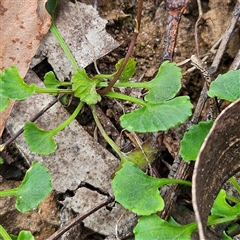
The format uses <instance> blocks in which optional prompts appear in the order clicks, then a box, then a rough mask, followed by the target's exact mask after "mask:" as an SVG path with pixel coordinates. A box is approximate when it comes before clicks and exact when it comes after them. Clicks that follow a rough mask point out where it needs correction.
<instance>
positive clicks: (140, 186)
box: [111, 162, 164, 215]
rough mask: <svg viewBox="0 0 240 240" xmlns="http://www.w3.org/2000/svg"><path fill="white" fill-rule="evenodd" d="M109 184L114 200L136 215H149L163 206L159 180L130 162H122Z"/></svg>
mask: <svg viewBox="0 0 240 240" xmlns="http://www.w3.org/2000/svg"><path fill="white" fill-rule="evenodd" d="M111 184H112V188H113V191H114V196H115V199H116V201H117V202H119V203H121V204H122V205H123V206H124V207H125V208H126V209H128V210H131V211H132V212H134V213H137V214H138V215H150V214H152V213H155V212H158V211H161V210H162V209H163V207H164V202H163V199H162V197H161V196H160V193H159V190H158V188H159V187H160V186H161V180H160V179H157V178H153V177H150V176H148V175H147V174H145V173H144V172H142V171H141V170H140V169H139V168H138V167H137V166H136V165H134V164H133V163H132V162H126V163H123V165H122V168H121V169H120V170H119V171H117V172H116V175H115V177H114V179H113V180H112V182H111Z"/></svg>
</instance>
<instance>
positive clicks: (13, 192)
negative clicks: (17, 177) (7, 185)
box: [0, 188, 18, 197]
mask: <svg viewBox="0 0 240 240" xmlns="http://www.w3.org/2000/svg"><path fill="white" fill-rule="evenodd" d="M17 191H18V188H12V189H7V190H3V191H0V197H7V196H16V193H17Z"/></svg>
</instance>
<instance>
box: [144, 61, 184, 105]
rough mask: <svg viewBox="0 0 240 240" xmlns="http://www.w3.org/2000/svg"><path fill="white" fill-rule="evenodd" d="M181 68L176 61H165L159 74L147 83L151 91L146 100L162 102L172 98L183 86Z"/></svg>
mask: <svg viewBox="0 0 240 240" xmlns="http://www.w3.org/2000/svg"><path fill="white" fill-rule="evenodd" d="M181 78H182V74H181V69H180V68H179V67H177V66H176V64H175V63H170V62H168V61H166V62H164V63H163V64H162V65H161V67H160V68H159V71H158V74H157V76H156V77H155V78H154V79H153V80H151V81H150V82H148V83H147V86H146V88H147V89H149V93H148V94H147V95H146V96H145V98H144V100H145V101H146V102H150V103H160V102H164V101H166V100H169V99H172V98H173V97H174V96H175V95H176V94H177V92H178V91H179V90H180V88H181Z"/></svg>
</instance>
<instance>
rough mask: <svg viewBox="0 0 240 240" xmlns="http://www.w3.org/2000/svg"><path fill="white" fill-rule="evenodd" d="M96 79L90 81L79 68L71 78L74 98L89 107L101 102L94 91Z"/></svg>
mask: <svg viewBox="0 0 240 240" xmlns="http://www.w3.org/2000/svg"><path fill="white" fill-rule="evenodd" d="M98 82H99V80H97V79H90V78H89V77H88V76H87V74H86V72H85V70H84V69H83V68H79V69H78V70H77V71H76V72H75V73H74V74H73V77H72V83H73V85H72V89H73V91H74V95H75V97H78V98H80V99H81V101H83V102H85V103H87V104H89V105H91V104H96V103H97V102H99V101H100V100H101V96H100V95H99V94H98V93H97V91H96V85H97V83H98Z"/></svg>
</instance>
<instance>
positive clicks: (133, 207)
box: [0, 1, 240, 240]
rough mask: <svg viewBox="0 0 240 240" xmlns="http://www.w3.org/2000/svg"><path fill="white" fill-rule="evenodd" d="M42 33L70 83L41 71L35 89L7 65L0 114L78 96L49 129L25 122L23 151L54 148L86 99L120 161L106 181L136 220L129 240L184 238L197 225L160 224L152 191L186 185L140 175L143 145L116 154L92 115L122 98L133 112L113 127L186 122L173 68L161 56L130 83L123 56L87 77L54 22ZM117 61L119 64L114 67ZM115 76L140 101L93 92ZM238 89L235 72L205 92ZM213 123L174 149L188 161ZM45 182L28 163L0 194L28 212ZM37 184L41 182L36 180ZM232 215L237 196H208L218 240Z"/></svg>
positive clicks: (146, 165)
mask: <svg viewBox="0 0 240 240" xmlns="http://www.w3.org/2000/svg"><path fill="white" fill-rule="evenodd" d="M55 7H56V1H50V2H48V10H49V12H50V13H51V15H52V16H53V18H54V9H55ZM136 28H137V27H136ZM50 30H51V32H52V33H53V34H54V36H55V37H56V39H57V40H58V42H59V44H60V45H61V46H62V49H63V50H64V52H65V54H66V56H67V57H68V59H69V61H70V62H71V64H72V66H73V69H74V72H73V74H72V78H71V81H70V82H60V81H58V79H57V78H56V76H55V74H54V72H48V73H47V74H46V75H45V76H44V85H45V87H44V88H39V87H38V86H36V85H34V84H32V85H28V84H26V83H25V82H24V80H23V79H22V78H21V77H20V76H19V74H18V69H17V67H15V66H11V67H9V68H7V69H5V70H4V71H3V72H2V73H0V111H4V110H5V109H6V107H7V105H8V104H9V102H10V100H17V101H21V100H25V99H27V98H28V97H29V96H31V95H33V94H35V93H42V94H46V93H48V94H54V95H56V96H58V97H59V98H61V99H66V98H67V97H68V96H70V95H73V96H74V97H76V98H79V100H80V101H79V104H78V106H77V108H76V109H75V111H74V112H73V113H72V115H71V116H70V117H69V119H67V120H66V121H64V122H63V123H62V124H61V125H59V126H57V127H56V128H54V129H52V130H44V129H41V128H39V127H38V126H37V125H36V124H35V123H34V122H31V121H29V122H26V123H25V126H24V132H23V134H24V137H25V140H26V142H27V144H28V146H29V148H30V150H31V151H32V152H36V153H38V154H45V155H47V154H51V153H53V152H54V151H55V150H56V148H57V142H56V141H55V140H54V136H55V135H56V134H57V133H58V132H59V131H61V130H63V129H64V128H65V127H66V126H67V125H69V124H70V123H71V122H72V121H73V120H74V119H75V118H76V117H77V115H78V114H79V113H80V111H81V109H82V107H83V106H84V104H87V105H88V106H89V107H90V109H91V111H92V115H93V118H94V120H95V123H96V125H97V127H98V129H99V130H100V132H101V134H102V136H103V137H104V138H105V140H106V141H107V142H108V144H109V145H110V146H111V147H112V148H113V150H114V151H115V152H116V153H117V154H118V156H119V158H120V160H121V163H120V166H119V169H118V170H117V171H116V173H115V176H114V178H113V180H112V181H111V185H112V188H113V192H114V197H115V200H116V201H117V202H119V203H120V204H121V205H122V206H124V207H125V208H126V209H128V210H130V211H132V212H133V213H135V214H137V215H138V216H139V219H138V224H137V225H136V227H135V228H134V235H135V239H137V240H146V239H148V240H150V239H191V234H192V233H193V232H194V231H196V230H197V228H198V224H197V222H192V223H190V224H187V225H180V224H179V223H177V222H176V221H175V220H174V219H173V218H170V219H169V220H168V221H166V220H163V219H161V218H160V217H159V216H158V212H160V211H162V210H163V209H164V200H163V198H162V196H161V195H160V193H159V190H160V189H161V188H162V187H163V186H164V185H168V184H183V185H186V186H189V187H191V186H192V183H191V182H189V181H185V180H180V179H170V178H154V177H152V176H149V174H147V173H149V172H150V171H146V169H151V161H152V159H151V149H150V148H151V147H150V146H149V145H146V146H144V147H143V149H141V150H140V151H139V149H138V150H135V151H132V152H131V153H129V154H126V153H123V152H121V150H120V148H119V146H118V145H117V144H116V143H115V142H114V141H113V140H112V139H110V138H109V136H108V135H107V133H106V132H105V130H104V128H103V126H102V124H101V122H100V120H99V118H98V116H97V113H96V104H97V103H98V102H100V101H101V100H102V98H103V97H107V98H114V99H121V100H124V101H129V102H132V103H134V104H136V105H137V106H138V108H137V109H136V110H133V111H132V112H129V113H126V114H123V115H122V116H121V117H120V124H121V127H122V128H123V129H126V130H127V131H129V132H137V133H156V132H158V131H167V130H168V129H170V128H172V127H176V126H178V125H179V124H182V123H184V122H186V121H187V120H188V118H189V117H190V116H191V115H192V109H193V105H192V103H191V101H190V98H189V97H188V96H178V95H177V93H178V92H179V90H180V89H181V87H182V85H181V78H182V74H181V69H180V68H179V67H177V66H176V64H175V63H173V62H169V61H164V62H163V63H162V64H161V66H160V67H159V71H158V73H157V75H156V76H155V77H154V78H153V79H152V80H150V81H148V82H134V81H131V77H132V76H133V75H134V73H135V71H136V62H135V61H134V59H133V58H128V59H127V60H126V59H121V60H119V62H118V63H117V64H116V71H115V72H114V73H112V74H97V75H95V76H93V77H89V76H88V74H87V73H86V71H85V69H83V68H79V67H78V65H77V63H76V62H75V60H74V58H73V56H72V54H71V52H70V51H69V50H68V47H67V45H66V44H65V42H64V40H63V39H62V37H61V35H60V33H59V32H58V30H57V28H56V26H55V24H54V21H53V23H52V26H51V29H50ZM124 62H125V64H124ZM123 65H125V66H124V67H123V68H122V66H123ZM116 76H118V77H117V81H116V82H114V83H113V85H112V86H111V89H116V88H141V89H145V90H146V91H147V94H146V95H145V96H144V98H143V99H138V98H135V97H133V96H129V95H125V94H122V93H119V92H116V91H113V90H111V89H109V90H107V91H106V92H104V91H102V90H101V89H104V88H108V86H109V85H110V84H109V82H111V81H113V80H114V79H115V78H116ZM99 89H100V90H99ZM239 89H240V70H237V71H229V72H227V73H225V74H222V75H219V76H218V77H217V78H216V79H215V81H213V82H212V83H211V84H210V86H209V90H208V96H209V97H210V98H213V99H215V98H216V99H222V100H226V101H229V102H234V101H237V100H238V99H239V98H240V91H239ZM213 124H214V120H209V121H205V122H200V123H198V124H193V125H192V126H191V127H190V128H189V131H187V132H186V133H185V135H184V137H183V139H182V141H181V147H180V154H181V156H182V158H183V159H184V161H186V162H190V161H195V160H196V159H197V156H198V154H199V151H200V148H201V146H202V144H203V142H204V139H205V138H206V137H207V135H208V133H209V131H210V130H211V128H212V126H213ZM4 147H5V146H4V144H3V145H1V146H0V148H2V149H3V148H4ZM144 171H145V172H144ZM146 172H147V173H146ZM50 181H51V177H50V175H49V173H48V171H47V169H46V168H45V167H44V166H43V165H42V164H40V163H36V162H34V163H33V165H32V167H31V168H30V169H29V171H28V172H27V173H26V176H25V178H24V180H23V182H22V184H21V185H20V186H19V187H18V188H15V189H11V190H6V191H3V192H0V196H1V197H3V196H10V195H13V196H16V198H17V200H16V208H17V209H18V210H19V211H20V212H26V211H29V210H33V209H35V208H36V207H37V205H38V204H39V203H40V202H41V201H42V200H43V199H44V198H45V197H46V196H47V195H48V194H49V192H50V191H51V190H52V187H51V184H50ZM39 182H40V183H41V184H37V183H39ZM230 182H231V183H232V184H233V186H234V187H235V188H236V189H237V191H238V192H239V193H240V186H239V185H238V183H237V181H236V180H235V179H234V178H233V177H232V178H231V179H230ZM36 185H37V187H36ZM34 191H36V192H34ZM239 212H240V199H238V198H236V197H233V196H230V195H228V194H227V193H226V191H225V190H221V191H220V193H219V194H218V196H217V198H216V200H215V201H214V204H213V206H212V209H211V215H210V216H209V217H208V222H207V225H208V226H211V225H217V224H222V223H226V222H230V223H231V224H230V225H229V227H228V230H226V231H224V232H223V235H222V239H232V238H231V237H230V236H229V235H230V234H231V232H232V231H234V230H235V228H236V227H237V225H238V224H236V221H237V220H238V219H239ZM0 234H1V236H2V238H3V239H7V240H8V239H33V236H32V235H31V234H30V233H29V232H25V231H23V232H21V233H20V234H19V236H18V237H17V238H16V237H12V236H10V235H8V233H6V231H5V230H4V229H3V228H2V227H1V226H0Z"/></svg>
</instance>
